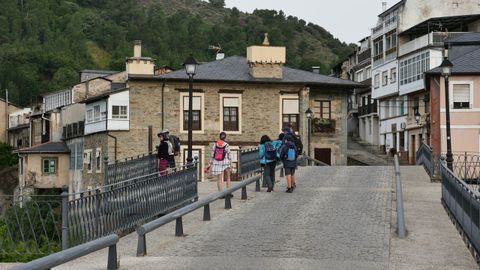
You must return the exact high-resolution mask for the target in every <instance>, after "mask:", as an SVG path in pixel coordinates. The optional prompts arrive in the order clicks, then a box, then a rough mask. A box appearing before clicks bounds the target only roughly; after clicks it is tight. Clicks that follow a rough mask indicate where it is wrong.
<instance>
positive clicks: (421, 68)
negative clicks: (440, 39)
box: [399, 52, 430, 85]
mask: <svg viewBox="0 0 480 270" xmlns="http://www.w3.org/2000/svg"><path fill="white" fill-rule="evenodd" d="M399 66H400V78H399V80H400V85H404V84H408V83H411V82H415V81H418V80H423V75H424V73H425V71H427V70H429V69H430V52H425V53H422V54H419V55H416V56H413V57H411V58H409V59H407V60H404V61H401V62H400V65H399Z"/></svg>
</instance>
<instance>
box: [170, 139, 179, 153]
mask: <svg viewBox="0 0 480 270" xmlns="http://www.w3.org/2000/svg"><path fill="white" fill-rule="evenodd" d="M168 140H169V141H170V143H172V146H173V152H174V153H175V155H178V153H180V139H179V138H178V137H177V136H174V135H171V136H170V137H169V138H168Z"/></svg>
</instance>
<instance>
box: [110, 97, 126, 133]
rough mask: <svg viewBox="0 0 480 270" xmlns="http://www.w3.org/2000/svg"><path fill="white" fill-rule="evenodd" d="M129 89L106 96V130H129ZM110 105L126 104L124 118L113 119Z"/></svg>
mask: <svg viewBox="0 0 480 270" xmlns="http://www.w3.org/2000/svg"><path fill="white" fill-rule="evenodd" d="M129 103H130V91H122V92H120V93H116V94H113V95H110V97H109V98H108V113H107V118H108V127H107V128H108V130H129V128H130V121H129V120H130V105H129ZM112 106H127V118H126V119H113V118H112Z"/></svg>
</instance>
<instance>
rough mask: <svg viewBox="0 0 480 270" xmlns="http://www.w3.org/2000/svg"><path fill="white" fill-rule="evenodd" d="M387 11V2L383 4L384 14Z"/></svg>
mask: <svg viewBox="0 0 480 270" xmlns="http://www.w3.org/2000/svg"><path fill="white" fill-rule="evenodd" d="M385 10H387V2H382V12H383V11H385Z"/></svg>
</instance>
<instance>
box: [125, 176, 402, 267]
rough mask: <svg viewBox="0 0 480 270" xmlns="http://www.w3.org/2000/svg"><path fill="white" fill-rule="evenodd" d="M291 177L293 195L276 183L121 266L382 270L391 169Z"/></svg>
mask: <svg viewBox="0 0 480 270" xmlns="http://www.w3.org/2000/svg"><path fill="white" fill-rule="evenodd" d="M297 177H298V179H299V180H298V187H297V189H296V190H295V191H294V193H292V194H287V193H284V192H283V191H284V184H283V183H282V184H283V185H282V186H280V187H278V188H277V191H276V192H274V193H272V194H268V193H262V194H260V195H261V196H258V198H256V199H255V200H250V201H248V202H246V203H245V204H243V205H242V206H241V207H239V208H236V209H233V210H232V211H229V212H228V213H226V214H225V215H223V216H222V217H221V218H219V219H214V220H213V221H211V222H209V223H208V224H206V225H205V226H204V228H202V229H201V230H199V231H198V232H196V233H194V234H190V235H189V236H187V237H186V238H185V239H184V240H183V241H178V242H176V243H175V244H174V245H172V246H170V247H168V248H165V249H163V250H155V251H152V250H151V251H150V252H149V254H148V256H149V257H150V258H146V260H144V259H143V258H142V259H136V258H131V259H128V260H125V263H126V264H127V265H128V269H145V268H149V267H150V268H149V269H155V268H154V267H152V264H151V263H152V262H156V261H157V262H158V263H161V264H162V268H163V269H179V268H180V269H192V268H196V269H226V268H230V269H232V268H233V269H260V268H261V269H278V268H283V269H291V268H293V267H295V266H301V268H304V269H305V268H309V269H319V268H321V267H325V269H332V268H336V269H353V268H355V269H385V267H386V265H388V256H389V252H388V250H389V238H390V206H391V179H392V178H393V174H392V169H391V168H389V167H386V168H380V167H379V168H377V169H374V168H372V167H342V169H341V170H340V169H339V168H338V167H337V168H335V167H309V168H304V169H303V168H302V169H301V170H300V171H298V175H297ZM151 257H159V258H157V259H153V258H151ZM274 258H278V259H279V260H277V259H274Z"/></svg>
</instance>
